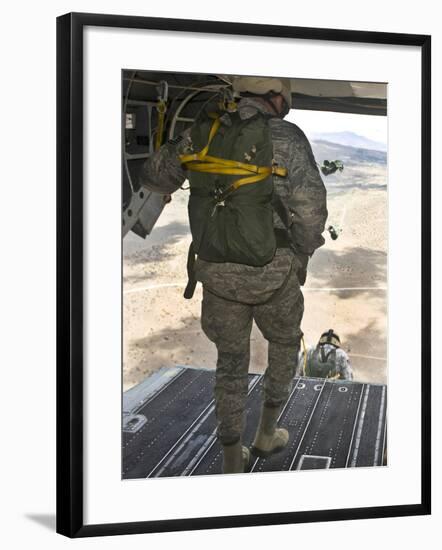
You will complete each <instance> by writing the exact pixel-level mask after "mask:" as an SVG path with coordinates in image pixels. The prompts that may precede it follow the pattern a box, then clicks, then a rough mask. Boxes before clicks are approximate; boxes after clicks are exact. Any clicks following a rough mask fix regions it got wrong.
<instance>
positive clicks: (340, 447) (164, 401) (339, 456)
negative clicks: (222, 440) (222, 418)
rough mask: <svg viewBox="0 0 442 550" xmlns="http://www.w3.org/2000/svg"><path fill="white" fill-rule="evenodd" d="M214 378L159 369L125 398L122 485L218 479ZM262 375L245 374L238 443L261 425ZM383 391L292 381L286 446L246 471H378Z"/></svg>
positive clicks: (309, 380) (283, 421) (319, 381)
mask: <svg viewBox="0 0 442 550" xmlns="http://www.w3.org/2000/svg"><path fill="white" fill-rule="evenodd" d="M214 381H215V371H213V370H206V369H197V368H189V367H174V368H171V369H166V368H164V369H161V370H160V371H158V372H157V373H155V374H154V375H153V376H151V377H149V378H148V379H146V380H145V381H144V382H142V383H141V384H139V385H138V386H135V387H134V388H131V389H130V390H128V391H127V392H125V393H124V395H123V434H122V478H123V479H137V478H147V477H171V476H184V475H208V474H219V473H221V468H222V453H221V447H220V444H219V443H218V441H217V439H216V435H215V427H216V420H215V410H214V409H215V407H214V401H213V385H214ZM261 390H262V375H257V374H250V375H249V395H248V400H247V409H246V428H245V433H244V436H243V443H244V444H245V445H248V446H250V444H251V442H252V440H253V437H254V433H255V430H256V426H257V423H258V419H259V413H260V407H261ZM386 408H387V388H386V386H383V385H377V384H362V383H357V382H348V381H336V380H322V379H315V378H295V379H294V382H293V389H292V392H291V395H290V397H289V399H288V401H287V404H286V406H285V408H284V409H283V411H282V414H281V417H280V422H279V425H280V426H281V427H285V428H287V430H288V431H289V434H290V439H289V443H288V445H287V447H286V448H285V449H284V450H283V451H281V452H280V453H278V454H275V455H273V456H271V457H269V458H267V459H258V458H256V459H255V458H254V459H253V461H252V464H251V468H250V471H251V472H268V471H282V470H297V469H298V470H299V469H301V470H307V469H317V468H347V467H361V466H381V465H382V464H383V457H384V451H385V446H386Z"/></svg>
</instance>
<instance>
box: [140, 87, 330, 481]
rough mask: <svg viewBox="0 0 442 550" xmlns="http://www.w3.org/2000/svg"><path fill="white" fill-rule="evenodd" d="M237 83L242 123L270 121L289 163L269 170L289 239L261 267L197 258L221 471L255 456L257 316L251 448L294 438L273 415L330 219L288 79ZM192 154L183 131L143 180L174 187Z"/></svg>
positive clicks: (277, 219) (263, 451) (278, 159)
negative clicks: (245, 441) (259, 117)
mask: <svg viewBox="0 0 442 550" xmlns="http://www.w3.org/2000/svg"><path fill="white" fill-rule="evenodd" d="M233 87H234V90H236V91H237V92H239V93H241V94H243V93H245V94H244V97H243V98H242V99H241V100H240V101H239V103H238V113H239V115H240V117H241V119H246V118H247V117H251V116H254V114H255V113H256V112H257V111H259V112H261V113H264V114H266V115H267V116H268V117H269V119H268V121H269V126H270V132H271V140H272V146H273V159H274V162H275V163H277V164H278V165H281V166H284V167H286V168H287V176H286V177H279V176H276V175H274V176H273V184H274V195H275V196H276V197H277V198H279V200H278V201H277V202H275V205H274V220H273V221H274V228H275V232H279V233H280V234H283V235H285V238H286V244H283V245H281V246H280V247H279V248H277V250H276V253H275V255H274V258H273V259H272V260H271V261H270V262H269V263H268V264H266V265H264V266H262V267H254V266H250V265H244V264H239V263H230V262H224V263H218V262H208V261H205V260H202V259H201V258H198V259H197V260H196V265H195V276H196V279H197V280H198V281H200V282H201V283H202V285H203V301H202V313H201V324H202V328H203V330H204V332H205V334H206V335H207V337H208V338H209V339H210V340H211V341H212V342H214V344H215V345H216V347H217V351H218V359H217V368H216V382H215V404H216V416H217V421H218V428H217V435H218V438H219V440H220V442H221V444H222V446H223V457H224V462H223V471H224V472H225V473H230V472H241V471H244V468H245V465H246V463H247V462H248V459H249V451H248V449H247V448H245V447H243V446H242V442H241V438H242V432H243V428H244V409H245V404H246V399H247V389H248V367H249V360H250V332H251V328H252V322H253V320H255V322H256V324H257V326H258V327H259V329H260V330H261V332H262V334H263V335H264V337H265V338H266V340H267V341H268V367H267V369H266V371H265V374H264V395H263V406H262V411H261V417H260V421H259V425H258V429H257V432H256V436H255V439H254V442H253V445H252V449H251V450H252V452H253V453H254V454H256V455H259V456H269V455H270V454H272V453H274V452H276V451H278V450H280V449H282V448H283V447H284V446H285V445H286V444H287V442H288V438H289V434H288V432H287V430H285V429H282V428H278V427H277V420H278V417H279V414H280V412H281V410H282V407H283V405H284V403H285V402H286V400H287V398H288V396H289V393H290V390H291V385H292V380H293V377H294V374H295V369H296V365H297V360H298V353H299V348H300V339H301V337H302V331H301V328H300V326H301V320H302V316H303V311H304V300H303V295H302V292H301V288H300V287H301V285H303V284H304V282H305V279H306V269H307V263H308V259H309V257H310V256H311V255H312V254H313V252H314V251H315V250H316V249H317V248H318V247H320V246H321V245H322V244H323V243H324V239H323V237H322V232H323V230H324V225H325V222H326V218H327V208H326V190H325V187H324V184H323V182H322V179H321V176H320V174H319V171H318V168H317V165H316V162H315V159H314V156H313V153H312V150H311V146H310V144H309V142H308V140H307V138H306V137H305V135H304V133H303V132H302V131H301V130H300V129H299V128H298V127H297V126H296V125H295V124H292V123H290V122H287V121H284V120H283V117H284V116H285V115H286V114H287V113H288V111H289V109H290V106H291V93H290V83H289V82H285V81H284V80H283V79H270V78H249V77H237V78H236V79H235V80H234V83H233ZM223 118H224V117H221V121H223ZM226 118H227V117H226ZM226 123H228V121H227V120H226ZM189 150H192V143H191V139H190V132H189V131H186V132H185V133H184V134H183V136H182V139H181V140H179V141H178V143H177V142H168V143H167V144H165V145H164V146H163V147H162V148H161V149H160V151H159V152H157V153H156V154H155V155H154V156H152V157H151V158H150V159H148V160H147V161H146V163H145V165H144V168H143V171H142V174H141V183H142V184H143V185H145V186H146V187H148V188H149V189H151V190H154V191H159V192H162V193H171V192H173V191H175V190H176V189H177V188H178V187H180V186H181V185H182V183H183V182H184V180H185V179H186V177H187V173H186V171H185V170H184V169H183V167H182V165H181V163H180V161H179V155H181V154H183V153H186V152H188V151H189ZM258 185H259V184H258ZM283 241H284V239H283V240H282V242H283ZM280 242H281V239H280ZM287 243H289V244H287Z"/></svg>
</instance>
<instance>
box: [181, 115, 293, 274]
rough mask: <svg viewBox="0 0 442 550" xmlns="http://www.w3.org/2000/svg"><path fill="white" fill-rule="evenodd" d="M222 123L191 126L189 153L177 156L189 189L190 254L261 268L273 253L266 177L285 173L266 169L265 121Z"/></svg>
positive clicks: (272, 167)
mask: <svg viewBox="0 0 442 550" xmlns="http://www.w3.org/2000/svg"><path fill="white" fill-rule="evenodd" d="M226 116H228V117H229V120H230V124H229V123H228V122H227V123H226V121H225V118H224V117H226ZM224 117H223V120H224V122H222V121H221V120H220V119H219V118H215V119H210V118H209V117H208V118H207V119H205V120H203V121H200V122H199V123H198V124H195V125H194V127H193V128H192V130H191V139H192V145H193V151H194V152H193V153H192V154H187V155H182V156H181V162H182V164H183V166H184V167H185V168H186V169H187V170H188V179H189V183H190V197H189V204H188V210H189V221H190V229H191V233H192V238H193V251H192V252H194V253H196V254H198V256H199V257H200V258H202V259H203V260H206V261H210V262H234V263H240V264H246V265H251V266H263V265H265V264H267V263H268V262H270V261H271V260H272V258H273V256H274V254H275V250H276V238H275V232H274V227H273V207H272V195H273V178H272V174H277V175H280V176H285V175H286V173H287V171H286V170H285V168H278V167H277V166H275V165H273V164H272V158H273V147H272V140H271V136H270V129H269V125H268V118H267V117H265V116H264V115H262V114H260V113H257V114H256V115H254V116H252V117H250V118H247V119H245V120H242V119H241V118H240V116H239V114H238V113H237V112H234V113H229V114H228V115H224Z"/></svg>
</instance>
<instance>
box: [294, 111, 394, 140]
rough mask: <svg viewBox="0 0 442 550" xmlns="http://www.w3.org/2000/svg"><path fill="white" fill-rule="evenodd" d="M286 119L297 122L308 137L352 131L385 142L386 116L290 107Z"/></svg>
mask: <svg viewBox="0 0 442 550" xmlns="http://www.w3.org/2000/svg"><path fill="white" fill-rule="evenodd" d="M286 120H289V121H290V122H294V123H295V124H297V125H298V126H299V127H300V128H301V129H302V130H303V131H304V133H305V134H306V135H307V137H308V138H309V139H311V138H312V135H313V134H321V133H328V132H354V133H355V134H358V135H360V136H364V137H366V138H368V139H371V140H374V141H379V142H381V143H383V144H386V143H387V117H386V116H373V115H352V114H347V113H332V112H329V111H301V110H299V111H298V110H296V109H292V110H291V111H290V112H289V114H288V115H287V116H286Z"/></svg>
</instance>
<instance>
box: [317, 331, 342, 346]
mask: <svg viewBox="0 0 442 550" xmlns="http://www.w3.org/2000/svg"><path fill="white" fill-rule="evenodd" d="M323 344H331V345H332V346H335V348H340V347H341V340H340V338H339V336H338V335H337V334H336V332H335V331H334V330H333V329H332V328H331V329H329V330H328V331H327V332H323V333H322V334H321V337H320V338H319V345H323Z"/></svg>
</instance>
